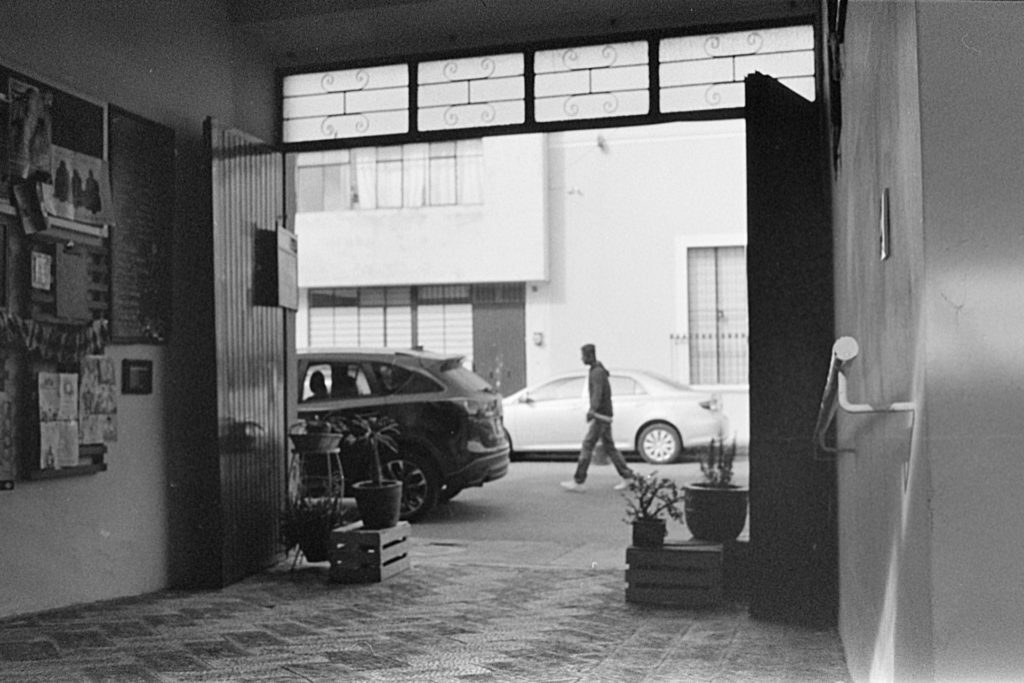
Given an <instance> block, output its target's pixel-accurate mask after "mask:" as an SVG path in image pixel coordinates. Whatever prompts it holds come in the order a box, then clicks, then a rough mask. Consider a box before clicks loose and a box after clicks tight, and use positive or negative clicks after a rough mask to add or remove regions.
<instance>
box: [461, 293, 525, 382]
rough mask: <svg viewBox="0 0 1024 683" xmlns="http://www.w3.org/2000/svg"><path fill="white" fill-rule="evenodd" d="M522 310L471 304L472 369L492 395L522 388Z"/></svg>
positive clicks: (504, 305)
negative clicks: (483, 380) (489, 384)
mask: <svg viewBox="0 0 1024 683" xmlns="http://www.w3.org/2000/svg"><path fill="white" fill-rule="evenodd" d="M525 337H526V308H525V305H524V304H523V303H522V302H521V301H520V302H516V303H482V304H481V303H474V304H473V365H474V369H475V370H476V372H477V374H479V375H480V376H481V377H483V378H484V379H486V380H487V381H488V382H490V383H491V384H492V385H493V386H494V389H495V391H497V392H498V393H500V394H501V395H502V396H509V395H510V394H513V393H515V392H517V391H519V390H520V389H522V388H523V387H524V386H526V342H525Z"/></svg>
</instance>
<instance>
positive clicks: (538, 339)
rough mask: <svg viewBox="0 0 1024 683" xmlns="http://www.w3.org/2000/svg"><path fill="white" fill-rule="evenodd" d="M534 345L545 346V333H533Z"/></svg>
mask: <svg viewBox="0 0 1024 683" xmlns="http://www.w3.org/2000/svg"><path fill="white" fill-rule="evenodd" d="M533 345H534V346H544V333H543V332H534V333H533Z"/></svg>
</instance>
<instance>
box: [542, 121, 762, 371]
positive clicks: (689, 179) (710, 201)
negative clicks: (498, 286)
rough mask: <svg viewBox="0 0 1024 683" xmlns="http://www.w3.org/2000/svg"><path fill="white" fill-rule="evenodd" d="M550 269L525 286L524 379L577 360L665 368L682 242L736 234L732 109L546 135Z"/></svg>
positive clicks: (728, 239) (739, 149)
mask: <svg viewBox="0 0 1024 683" xmlns="http://www.w3.org/2000/svg"><path fill="white" fill-rule="evenodd" d="M548 174H549V175H548V193H549V200H548V205H549V213H548V220H549V223H550V233H551V278H550V281H549V282H534V283H530V285H531V286H529V287H528V288H527V319H526V336H527V339H530V337H531V335H532V334H533V333H534V332H543V333H544V338H545V343H544V345H543V346H542V347H536V346H534V345H533V344H528V345H527V380H528V381H529V382H535V381H538V380H541V379H544V378H545V377H547V376H548V375H550V374H554V373H557V372H562V371H564V370H569V369H575V368H577V367H578V366H579V364H580V360H579V347H580V346H581V345H582V344H584V343H587V342H593V343H595V344H596V345H597V349H598V356H599V357H600V358H601V359H602V360H603V361H604V362H605V363H606V364H607V365H609V366H619V367H639V368H648V369H651V370H655V371H658V372H661V373H664V374H673V364H674V362H675V361H674V360H673V358H674V353H675V349H674V347H673V343H672V342H671V339H670V337H671V335H673V334H683V333H685V332H686V331H687V329H686V321H687V314H686V311H687V300H686V289H685V283H686V277H685V274H686V271H685V268H686V260H685V255H686V247H687V246H709V245H714V244H717V245H731V244H744V243H745V242H746V225H747V223H746V160H745V142H744V123H743V121H708V122H694V123H674V124H664V125H661V126H643V127H633V128H612V129H604V130H591V131H571V132H564V133H555V134H551V135H549V170H548Z"/></svg>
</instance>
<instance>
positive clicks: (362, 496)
mask: <svg viewBox="0 0 1024 683" xmlns="http://www.w3.org/2000/svg"><path fill="white" fill-rule="evenodd" d="M344 422H345V426H346V429H347V431H348V433H349V434H350V435H351V443H352V445H353V447H355V448H358V449H362V451H363V454H364V455H365V456H366V458H367V466H368V470H369V474H370V478H369V479H368V480H366V481H357V482H356V483H354V484H353V485H352V494H353V495H354V496H355V498H356V504H357V505H358V506H359V516H360V518H361V519H362V520H363V528H364V529H387V528H389V527H393V526H395V525H396V524H398V518H399V516H400V515H401V512H402V482H400V481H397V480H394V479H385V478H384V471H383V468H382V465H381V450H382V449H384V450H388V451H390V452H391V453H397V452H398V445H397V442H396V441H395V437H396V435H397V434H398V431H399V427H398V423H397V422H395V421H394V420H393V419H391V418H389V417H386V416H383V415H346V416H345V417H344Z"/></svg>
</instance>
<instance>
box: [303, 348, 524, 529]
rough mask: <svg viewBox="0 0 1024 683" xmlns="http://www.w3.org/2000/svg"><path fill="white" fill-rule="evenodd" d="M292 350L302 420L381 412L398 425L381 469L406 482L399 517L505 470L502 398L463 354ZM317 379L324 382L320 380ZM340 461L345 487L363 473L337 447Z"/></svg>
mask: <svg viewBox="0 0 1024 683" xmlns="http://www.w3.org/2000/svg"><path fill="white" fill-rule="evenodd" d="M297 355H298V377H299V406H298V410H299V416H300V417H301V418H305V419H323V418H330V417H332V416H337V415H345V414H363V415H386V416H388V417H391V418H392V419H394V420H395V421H396V422H397V423H398V425H399V428H400V433H399V435H398V437H397V442H398V453H397V454H387V455H386V457H385V462H384V468H385V470H386V473H385V476H390V477H391V478H394V479H398V480H400V481H401V482H402V483H403V491H402V513H401V516H402V519H405V520H415V519H418V518H420V517H422V516H423V515H425V514H426V513H427V512H428V511H430V509H431V508H433V507H434V505H435V504H436V503H437V502H438V501H439V500H450V499H451V498H453V497H455V496H456V495H457V494H458V493H459V491H461V490H462V489H463V488H466V487H468V486H482V485H483V484H484V483H486V482H489V481H494V480H495V479H499V478H500V477H503V476H505V474H506V473H507V472H508V465H509V452H510V449H509V443H508V439H507V436H506V434H505V431H504V429H503V428H502V404H501V396H500V395H499V394H498V393H497V392H496V391H495V390H494V389H493V387H491V385H490V384H489V383H488V382H487V381H486V380H485V379H483V378H482V377H480V376H479V375H477V374H475V373H474V372H472V371H471V370H468V369H467V368H465V367H464V366H463V365H462V361H463V358H462V357H461V356H455V355H442V354H437V353H431V352H428V351H413V350H408V351H406V350H395V349H351V350H329V351H317V350H302V351H299V353H298V354H297ZM317 373H319V375H318V374H317ZM314 376H316V380H315V381H313V383H312V386H311V379H312V378H314ZM321 377H322V378H323V384H325V385H326V386H325V387H318V386H317V385H318V384H319V383H320V378H321ZM314 389H316V390H317V391H316V392H314ZM341 460H342V463H341V467H342V471H343V472H344V476H345V482H346V488H347V487H349V486H350V485H351V484H353V483H355V482H357V481H360V480H363V479H367V478H368V473H367V471H366V467H365V463H364V462H360V460H359V459H358V458H356V457H355V456H354V455H353V454H352V453H346V451H345V449H342V456H341Z"/></svg>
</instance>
